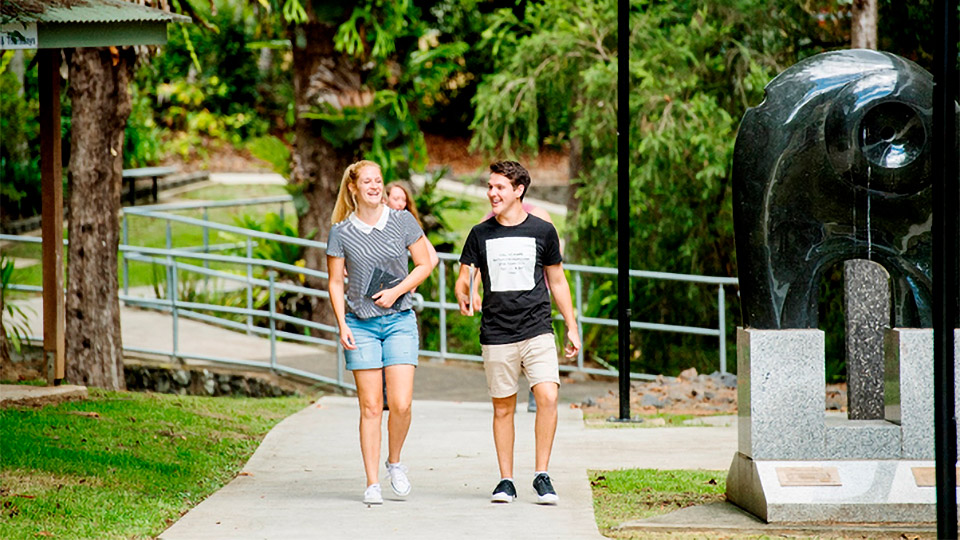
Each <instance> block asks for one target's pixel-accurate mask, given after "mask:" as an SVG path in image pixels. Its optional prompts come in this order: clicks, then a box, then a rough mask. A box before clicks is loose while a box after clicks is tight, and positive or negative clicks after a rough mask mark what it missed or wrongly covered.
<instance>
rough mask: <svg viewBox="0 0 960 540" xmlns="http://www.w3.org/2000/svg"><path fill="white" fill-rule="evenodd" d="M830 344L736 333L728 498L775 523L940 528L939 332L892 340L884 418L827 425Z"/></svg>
mask: <svg viewBox="0 0 960 540" xmlns="http://www.w3.org/2000/svg"><path fill="white" fill-rule="evenodd" d="M823 343H824V342H823V332H821V331H820V330H755V329H742V328H740V329H738V331H737V368H738V377H739V382H738V397H739V404H738V408H739V413H738V414H739V425H738V429H739V452H737V454H736V455H735V456H734V458H733V463H732V464H731V467H730V472H729V474H728V476H727V498H728V500H730V501H731V502H732V503H734V504H736V505H737V506H740V507H741V508H744V509H745V510H747V511H749V512H751V513H753V514H755V515H756V516H758V517H760V518H761V519H764V520H766V521H768V522H771V523H804V522H824V521H842V522H847V523H893V522H899V523H921V522H931V521H934V520H935V519H936V493H935V491H936V489H935V487H934V486H933V484H932V483H931V482H929V481H928V480H926V479H927V478H929V477H930V474H932V473H930V470H931V468H932V467H933V466H934V462H933V461H932V460H933V454H934V446H933V434H934V430H933V371H932V370H933V368H932V365H933V350H932V344H933V342H932V331H931V330H929V329H927V330H923V329H893V330H889V331H888V332H887V335H886V337H885V344H886V349H885V350H886V352H885V357H886V366H885V370H884V371H885V372H886V373H887V380H886V381H885V388H886V390H885V399H886V406H885V419H883V420H848V419H843V418H830V419H828V418H827V417H826V414H825V411H824V409H825V406H824V395H825V387H826V383H825V374H824V365H825V361H824V347H823ZM957 353H958V355H957V357H958V358H960V341H958V342H957ZM958 386H960V384H958ZM958 395H960V392H958ZM958 413H960V407H958Z"/></svg>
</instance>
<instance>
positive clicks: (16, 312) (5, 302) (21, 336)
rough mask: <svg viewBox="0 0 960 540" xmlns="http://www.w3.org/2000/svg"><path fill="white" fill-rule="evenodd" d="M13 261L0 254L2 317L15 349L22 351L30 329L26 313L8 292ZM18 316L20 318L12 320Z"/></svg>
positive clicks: (7, 334)
mask: <svg viewBox="0 0 960 540" xmlns="http://www.w3.org/2000/svg"><path fill="white" fill-rule="evenodd" d="M12 278H13V261H12V260H11V259H8V258H7V257H6V256H5V255H3V254H0V309H2V310H3V312H2V313H0V317H2V318H3V331H4V332H6V337H7V340H8V341H9V343H10V344H11V345H13V349H14V350H15V351H17V352H20V347H21V346H22V344H23V342H24V341H25V340H26V339H27V336H28V335H29V331H30V329H29V328H28V327H27V325H26V319H27V317H26V314H25V313H24V311H23V308H21V307H20V306H19V305H17V304H15V303H13V302H11V301H10V298H9V297H8V293H9V291H10V284H11V283H12V282H13V279H12ZM13 318H16V319H18V320H16V321H14V320H11V319H13Z"/></svg>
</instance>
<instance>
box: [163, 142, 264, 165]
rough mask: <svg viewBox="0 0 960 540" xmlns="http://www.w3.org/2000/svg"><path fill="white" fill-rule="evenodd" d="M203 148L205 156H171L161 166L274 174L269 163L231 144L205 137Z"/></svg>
mask: <svg viewBox="0 0 960 540" xmlns="http://www.w3.org/2000/svg"><path fill="white" fill-rule="evenodd" d="M202 146H203V148H204V150H205V153H206V155H204V156H201V155H198V154H197V153H195V152H192V153H191V154H190V155H189V156H187V157H185V158H184V157H183V156H179V155H177V154H170V155H168V156H167V157H166V159H164V161H163V163H161V164H160V165H162V166H164V167H177V168H178V169H180V170H181V171H208V172H262V173H272V172H274V171H273V168H272V167H271V165H270V164H269V163H267V162H266V161H263V160H262V159H259V158H257V157H254V155H253V154H252V153H250V151H249V150H247V149H245V148H236V147H235V146H233V145H232V144H230V143H227V142H224V141H222V140H220V139H216V138H212V137H205V138H204V140H203V144H202Z"/></svg>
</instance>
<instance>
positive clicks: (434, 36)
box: [301, 0, 467, 182]
mask: <svg viewBox="0 0 960 540" xmlns="http://www.w3.org/2000/svg"><path fill="white" fill-rule="evenodd" d="M334 46H335V49H336V51H337V52H339V53H341V54H344V55H347V56H351V57H353V58H354V59H355V60H356V61H357V62H358V63H361V64H362V65H363V66H364V68H363V71H362V73H361V75H362V80H363V83H364V85H365V86H366V88H368V89H370V95H369V99H368V98H367V97H364V98H363V100H362V102H361V103H359V104H356V105H352V106H345V107H335V106H332V105H330V104H327V103H324V104H319V105H317V106H316V107H315V108H314V109H313V110H311V111H306V112H304V113H301V116H302V117H304V118H309V119H313V120H316V121H318V122H321V123H322V126H323V129H322V130H321V133H322V136H323V137H324V138H325V139H326V140H327V141H328V142H329V143H330V144H332V145H333V146H334V147H337V148H346V147H350V146H354V145H356V144H357V143H359V144H360V146H361V149H362V153H363V154H364V155H365V156H366V157H368V158H369V159H372V160H374V161H376V162H377V163H379V164H380V166H381V167H382V170H383V175H384V180H386V181H388V182H389V181H390V180H394V179H400V178H404V179H405V178H409V177H410V169H411V168H413V169H417V170H422V169H423V168H424V167H425V166H426V158H427V155H426V145H425V143H424V139H423V134H422V132H421V131H420V127H419V120H420V118H422V117H423V113H422V112H421V111H420V109H419V104H420V103H423V102H424V101H425V100H429V99H430V96H431V95H433V94H435V93H436V92H438V91H439V89H440V88H441V87H442V86H443V85H444V84H446V83H447V81H449V80H450V79H451V77H452V76H453V75H454V74H455V73H456V72H457V71H458V70H459V69H460V68H461V64H462V62H463V60H462V56H463V54H464V53H465V52H466V50H467V45H466V44H464V43H462V42H459V41H454V42H451V43H441V42H440V41H439V40H438V32H437V30H436V29H434V28H431V27H430V26H429V25H428V24H427V23H426V22H425V20H424V18H423V17H422V16H421V13H420V10H419V9H418V8H417V7H416V6H414V5H413V2H412V1H411V0H402V1H399V2H386V1H382V0H372V1H369V2H362V3H359V4H358V5H356V6H355V7H354V8H353V10H352V11H351V12H350V14H349V16H348V17H347V18H346V20H344V21H339V20H338V31H337V34H336V36H335V38H334Z"/></svg>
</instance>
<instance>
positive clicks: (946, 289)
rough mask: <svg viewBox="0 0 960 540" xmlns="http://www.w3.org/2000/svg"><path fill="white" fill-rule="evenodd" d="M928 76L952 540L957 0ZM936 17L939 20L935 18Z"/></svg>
mask: <svg viewBox="0 0 960 540" xmlns="http://www.w3.org/2000/svg"><path fill="white" fill-rule="evenodd" d="M934 11H935V13H934V18H933V19H932V20H935V21H937V20H939V21H940V23H939V24H938V27H937V34H936V36H937V37H936V40H937V41H936V44H935V49H934V50H935V53H934V55H935V62H934V73H933V82H934V85H933V140H932V143H933V156H932V157H933V171H934V175H935V176H934V179H933V201H934V202H933V205H934V206H933V363H934V366H933V380H934V398H933V401H934V407H933V409H934V441H935V452H934V454H935V457H936V479H937V538H957V469H956V463H957V422H956V414H955V403H956V401H955V400H956V395H955V394H956V392H955V387H954V381H955V377H956V373H955V372H954V365H955V359H954V356H955V349H954V329H955V328H956V327H957V301H958V296H957V270H958V269H957V240H958V215H957V210H958V200H960V191H958V187H960V186H958V183H957V175H958V167H957V113H956V105H955V99H956V97H957V34H958V32H957V0H937V2H936V3H935V4H934ZM937 14H939V15H937Z"/></svg>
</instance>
